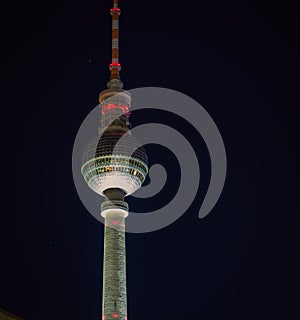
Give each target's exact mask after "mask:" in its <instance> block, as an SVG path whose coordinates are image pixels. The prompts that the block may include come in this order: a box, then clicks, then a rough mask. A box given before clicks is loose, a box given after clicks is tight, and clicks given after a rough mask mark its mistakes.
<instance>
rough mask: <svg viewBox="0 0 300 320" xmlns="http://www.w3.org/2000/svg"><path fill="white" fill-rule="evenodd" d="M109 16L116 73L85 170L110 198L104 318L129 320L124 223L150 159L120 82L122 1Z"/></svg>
mask: <svg viewBox="0 0 300 320" xmlns="http://www.w3.org/2000/svg"><path fill="white" fill-rule="evenodd" d="M110 13H111V15H112V62H111V64H110V65H109V69H110V74H111V75H110V80H109V82H108V84H107V87H108V88H107V89H106V90H104V91H102V92H101V93H100V96H99V102H100V107H101V114H102V118H101V126H100V128H99V132H98V136H97V137H96V138H94V139H93V140H92V141H91V142H90V144H89V145H88V147H87V148H86V149H85V151H84V154H83V158H82V163H83V165H82V169H81V172H82V174H83V177H84V179H85V181H86V183H87V184H88V186H89V187H90V188H91V189H92V190H93V191H95V192H96V193H98V194H99V195H102V196H104V197H105V200H104V202H103V203H102V205H101V215H102V217H104V219H105V231H104V263H103V303H102V318H103V319H104V320H113V319H121V320H126V319H127V297H126V257H125V254H126V249H125V219H126V217H127V216H128V210H129V208H128V204H127V203H126V202H125V200H124V198H125V197H126V196H128V195H130V194H132V193H133V192H135V191H136V190H137V189H139V188H140V187H141V185H142V183H143V182H144V180H145V178H146V176H147V174H148V166H147V163H148V158H147V154H146V151H145V149H144V148H143V147H141V146H140V143H139V142H138V140H137V139H135V138H134V137H133V136H132V134H131V132H130V123H129V117H130V104H131V96H130V94H129V92H126V91H125V90H123V83H122V81H121V79H120V71H121V65H120V63H119V15H120V13H121V11H120V9H119V7H118V0H114V5H113V8H112V9H111V11H110Z"/></svg>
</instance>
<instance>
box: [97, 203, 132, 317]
mask: <svg viewBox="0 0 300 320" xmlns="http://www.w3.org/2000/svg"><path fill="white" fill-rule="evenodd" d="M102 315H103V319H104V320H115V319H122V320H126V319H127V297H126V249H125V216H124V213H122V212H120V210H118V209H115V210H113V209H112V210H110V211H109V213H107V214H106V216H105V234H104V267H103V305H102Z"/></svg>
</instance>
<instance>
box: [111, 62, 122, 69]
mask: <svg viewBox="0 0 300 320" xmlns="http://www.w3.org/2000/svg"><path fill="white" fill-rule="evenodd" d="M109 67H110V68H121V64H120V63H119V62H112V63H111V64H110V65H109Z"/></svg>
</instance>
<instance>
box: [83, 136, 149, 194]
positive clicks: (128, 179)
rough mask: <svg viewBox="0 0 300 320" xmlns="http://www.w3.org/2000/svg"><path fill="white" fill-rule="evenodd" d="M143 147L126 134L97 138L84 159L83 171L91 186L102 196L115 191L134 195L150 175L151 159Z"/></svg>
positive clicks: (87, 150) (90, 145)
mask: <svg viewBox="0 0 300 320" xmlns="http://www.w3.org/2000/svg"><path fill="white" fill-rule="evenodd" d="M120 139H121V140H120ZM140 145H141V144H140V143H139V141H138V140H137V139H136V138H134V137H133V136H132V135H131V133H130V132H129V131H127V132H126V131H123V130H106V131H105V132H103V134H102V135H101V136H97V137H96V138H94V139H93V140H92V141H91V142H90V144H89V145H88V147H87V148H86V149H85V151H84V154H83V158H82V161H83V166H82V170H81V171H82V174H83V177H84V179H85V181H86V183H87V184H88V186H89V187H90V188H91V189H92V190H93V191H95V192H96V193H98V194H100V195H104V192H105V191H106V190H108V189H113V188H118V189H121V190H123V191H124V192H125V195H130V194H132V193H134V192H135V191H136V190H137V189H139V188H140V187H141V185H142V183H143V182H144V181H145V178H146V176H147V174H148V157H147V154H146V151H145V149H144V148H143V147H142V146H140Z"/></svg>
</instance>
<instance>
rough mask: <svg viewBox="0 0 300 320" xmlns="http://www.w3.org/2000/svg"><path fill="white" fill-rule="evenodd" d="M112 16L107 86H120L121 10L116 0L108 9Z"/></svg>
mask: <svg viewBox="0 0 300 320" xmlns="http://www.w3.org/2000/svg"><path fill="white" fill-rule="evenodd" d="M110 14H111V16H112V62H111V64H110V65H109V69H110V72H111V74H110V81H109V83H108V87H109V88H112V87H115V88H117V87H119V88H121V87H122V82H121V78H120V71H121V64H120V62H119V16H120V14H121V10H120V9H119V7H118V0H114V6H113V8H112V9H111V10H110Z"/></svg>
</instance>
